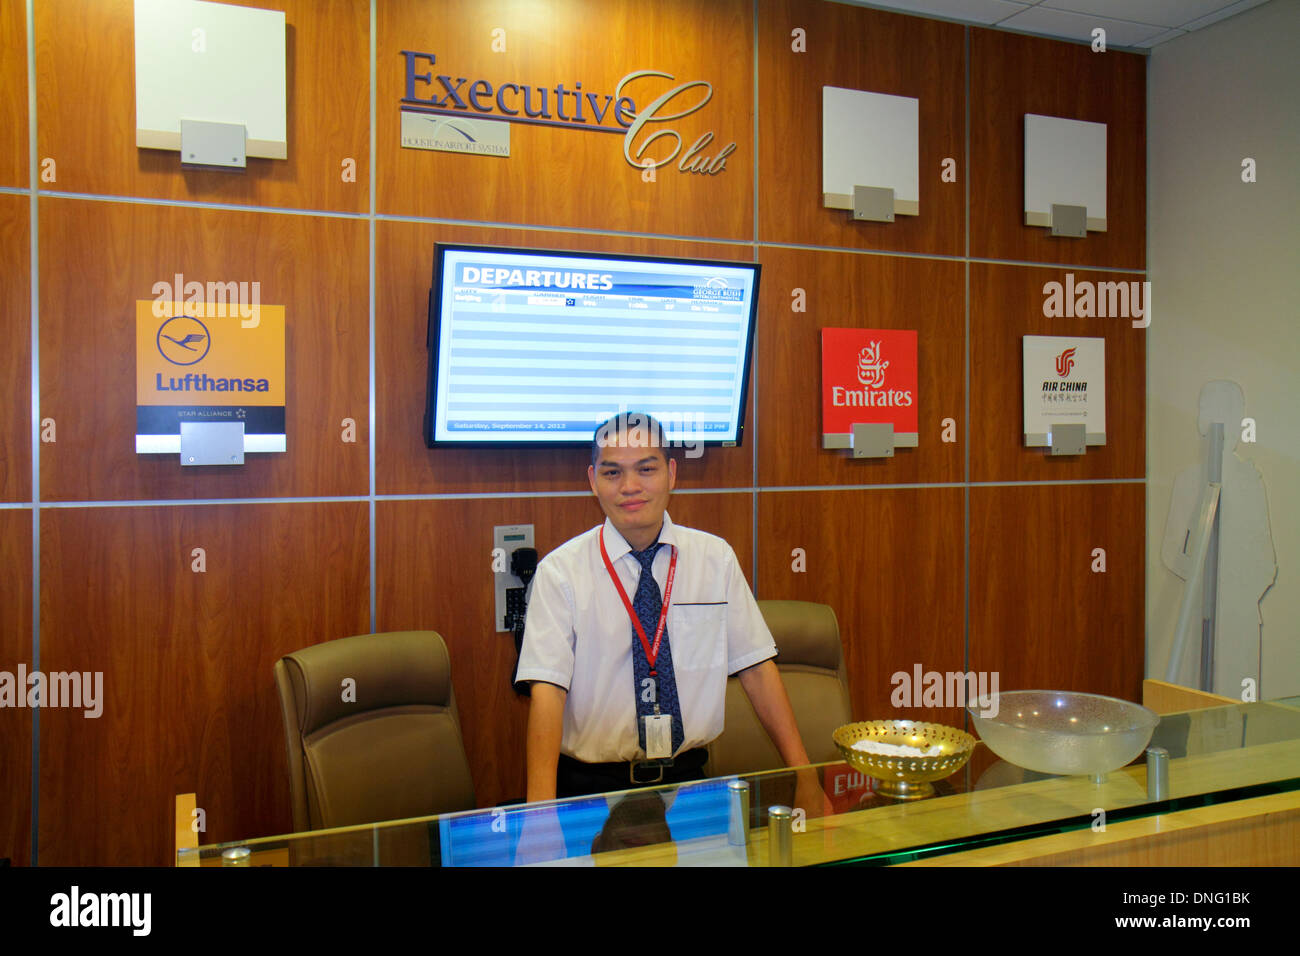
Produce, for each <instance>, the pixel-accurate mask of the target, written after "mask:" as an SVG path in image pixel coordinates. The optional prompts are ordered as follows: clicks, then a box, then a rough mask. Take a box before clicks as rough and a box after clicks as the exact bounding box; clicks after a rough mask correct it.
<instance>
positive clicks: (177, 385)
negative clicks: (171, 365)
mask: <svg viewBox="0 0 1300 956" xmlns="http://www.w3.org/2000/svg"><path fill="white" fill-rule="evenodd" d="M154 387H155V388H156V389H157V390H158V391H160V392H269V391H270V390H271V383H270V382H268V381H267V380H266V379H264V378H212V377H211V376H209V375H206V374H204V373H202V372H200V373H199V374H198V375H195V374H194V373H193V372H189V373H188V374H186V376H185V377H184V378H177V377H176V376H174V375H171V376H168V377H167V380H166V381H165V382H164V381H163V377H162V372H155V373H154Z"/></svg>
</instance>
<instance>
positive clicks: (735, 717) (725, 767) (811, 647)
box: [705, 601, 853, 777]
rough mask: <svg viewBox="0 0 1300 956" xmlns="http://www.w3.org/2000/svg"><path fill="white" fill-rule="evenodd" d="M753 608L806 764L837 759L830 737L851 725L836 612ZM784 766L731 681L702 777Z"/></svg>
mask: <svg viewBox="0 0 1300 956" xmlns="http://www.w3.org/2000/svg"><path fill="white" fill-rule="evenodd" d="M758 608H759V610H760V611H761V612H762V613H763V620H764V621H766V622H767V626H768V628H769V629H770V630H771V632H772V637H773V638H774V639H775V640H776V647H777V650H778V651H779V652H780V655H779V656H778V657H777V659H776V663H777V669H778V670H780V672H781V680H782V682H783V683H784V684H785V689H786V692H787V693H788V694H789V695H790V706H791V708H792V709H793V710H794V718H795V722H796V723H797V724H798V725H799V734H800V736H802V737H803V743H804V747H805V748H806V749H807V751H808V759H809V760H811V761H812V762H813V763H823V762H825V761H830V760H838V759H840V757H839V751H838V750H837V749H836V747H835V742H834V741H833V740H831V733H832V732H833V731H834V730H835V728H836V727H840V726H842V725H844V724H847V723H850V722H852V720H853V710H852V706H851V705H850V703H849V681H848V675H847V673H846V672H845V669H844V649H843V647H841V645H840V626H839V623H838V622H837V621H836V619H835V612H834V611H833V610H832V609H831V608H830V606H829V605H827V604H814V603H812V602H809V601H759V602H758ZM783 766H785V764H784V763H783V762H782V761H781V755H780V754H779V753H777V750H776V747H775V746H774V745H773V744H772V741H771V740H770V739H769V738H768V736H767V732H766V731H765V730H763V725H762V724H760V723H759V721H758V715H757V714H756V713H754V707H753V705H752V704H750V702H749V698H748V697H747V696H746V695H745V691H744V689H743V688H742V687H741V686H740V679H739V678H737V677H732V678H730V679H729V680H728V681H727V712H726V717H725V724H724V729H723V731H722V735H721V736H720V737H718V739H717V740H715V741H713V743H712V744H710V745H709V762H708V765H707V766H706V768H705V772H706V773H707V774H708V775H709V776H711V777H722V776H726V775H728V774H733V773H750V772H754V771H759V770H775V769H776V768H778V767H783Z"/></svg>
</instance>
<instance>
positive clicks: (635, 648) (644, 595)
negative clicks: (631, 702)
mask: <svg viewBox="0 0 1300 956" xmlns="http://www.w3.org/2000/svg"><path fill="white" fill-rule="evenodd" d="M661 547H663V544H662V542H655V543H654V544H652V545H650V547H648V548H646V549H645V550H644V551H633V552H631V554H632V557H634V558H636V560H637V561H638V562H639V563H640V565H641V577H640V579H639V580H638V581H637V585H636V596H635V597H633V598H632V610H633V611H635V612H636V616H637V618H638V619H639V620H640V621H641V629H642V630H644V631H645V636H646V640H647V641H649V642H650V646H651V648H653V647H654V641H655V628H657V627H658V626H659V615H660V613H661V612H662V611H663V606H664V601H663V597H662V596H661V595H660V593H659V582H658V581H656V580H655V576H654V573H653V572H652V571H651V567H652V566H653V565H654V560H655V552H657V551H658V550H659V549H660V548H661ZM654 670H655V671H656V673H657V674H658V677H657V678H651V677H650V661H649V659H648V658H647V657H646V653H645V648H644V647H642V646H641V638H639V637H638V636H637V634H636V629H635V628H633V632H632V684H633V687H634V689H635V692H636V729H637V737H638V739H639V740H640V741H641V750H642V751H643V752H645V750H646V745H645V720H643V718H644V717H646V716H647V715H650V714H654V713H655V703H656V702H657V703H658V704H659V713H661V714H670V715H671V716H672V718H673V753H674V754H675V753H677V750H678V748H680V747H681V745H682V742H683V741H684V740H685V739H686V732H685V729H684V728H683V727H682V708H681V704H680V703H679V702H678V700H677V680H676V678H674V677H673V655H672V650H671V648H670V647H669V644H668V625H667V623H665V624H664V636H663V641H662V642H660V644H659V655H658V657H656V658H655V667H654ZM647 678H649V679H651V680H653V681H655V684H654V685H653V686H654V687H655V695H653V696H652V695H650V694H647V693H645V691H644V688H645V686H646V684H645V683H644V682H645V680H646V679H647ZM647 697H651V698H652V699H649V700H647V699H646V698H647Z"/></svg>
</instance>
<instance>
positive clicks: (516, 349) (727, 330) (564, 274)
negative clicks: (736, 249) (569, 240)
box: [424, 243, 760, 447]
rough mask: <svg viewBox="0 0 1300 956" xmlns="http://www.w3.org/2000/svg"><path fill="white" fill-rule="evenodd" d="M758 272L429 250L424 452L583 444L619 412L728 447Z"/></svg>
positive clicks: (519, 252) (734, 438)
mask: <svg viewBox="0 0 1300 956" xmlns="http://www.w3.org/2000/svg"><path fill="white" fill-rule="evenodd" d="M759 268H760V267H759V265H758V263H753V262H715V261H709V260H700V259H669V258H660V257H649V256H626V255H613V254H608V253H599V254H596V253H578V252H555V251H551V250H540V249H503V248H496V247H484V246H465V245H450V244H443V243H439V244H438V245H437V246H436V247H435V251H434V262H433V287H432V289H431V290H430V292H429V326H428V347H429V380H428V391H427V399H426V403H425V415H424V440H425V443H426V444H427V445H429V447H434V446H438V445H459V446H494V445H496V446H502V445H505V446H520V445H529V444H538V445H541V444H546V445H554V444H586V443H589V442H590V441H591V439H592V433H593V432H594V431H595V429H596V426H597V425H599V424H600V423H601V422H603V421H605V420H606V419H608V418H610V417H611V416H613V415H616V414H618V413H620V412H625V411H626V412H642V413H648V414H650V415H653V416H654V417H655V418H657V419H659V420H660V422H661V423H662V424H663V425H664V427H665V429H666V431H667V433H668V434H667V437H668V440H669V441H670V442H674V443H677V442H680V443H682V444H685V445H697V446H703V445H738V444H740V442H741V437H742V435H743V433H744V417H745V397H746V388H747V383H748V380H749V362H750V354H751V351H752V349H751V345H752V341H753V334H754V317H755V311H756V307H757V303H758V280H759Z"/></svg>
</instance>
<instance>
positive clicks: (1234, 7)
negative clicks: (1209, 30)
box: [1179, 0, 1295, 30]
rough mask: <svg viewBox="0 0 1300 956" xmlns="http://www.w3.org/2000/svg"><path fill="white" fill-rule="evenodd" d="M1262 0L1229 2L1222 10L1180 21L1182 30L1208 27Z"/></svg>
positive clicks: (1287, 1) (1293, 0)
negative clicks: (1188, 20)
mask: <svg viewBox="0 0 1300 956" xmlns="http://www.w3.org/2000/svg"><path fill="white" fill-rule="evenodd" d="M1278 2H1280V3H1293V2H1295V0H1278ZM1261 3H1264V0H1240V2H1239V3H1233V4H1229V5H1228V6H1226V7H1224V8H1223V9H1222V10H1219V11H1217V12H1215V13H1211V14H1210V15H1209V16H1205V17H1201V18H1200V19H1199V20H1193V21H1192V22H1191V23H1180V24H1179V26H1181V27H1182V28H1183V29H1184V30H1199V29H1200V28H1201V27H1208V26H1209V25H1210V24H1211V23H1217V22H1218V21H1219V20H1226V19H1228V17H1230V16H1233V15H1234V14H1238V13H1241V12H1242V11H1244V10H1249V9H1250V8H1251V7H1257V6H1259V5H1260V4H1261Z"/></svg>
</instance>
